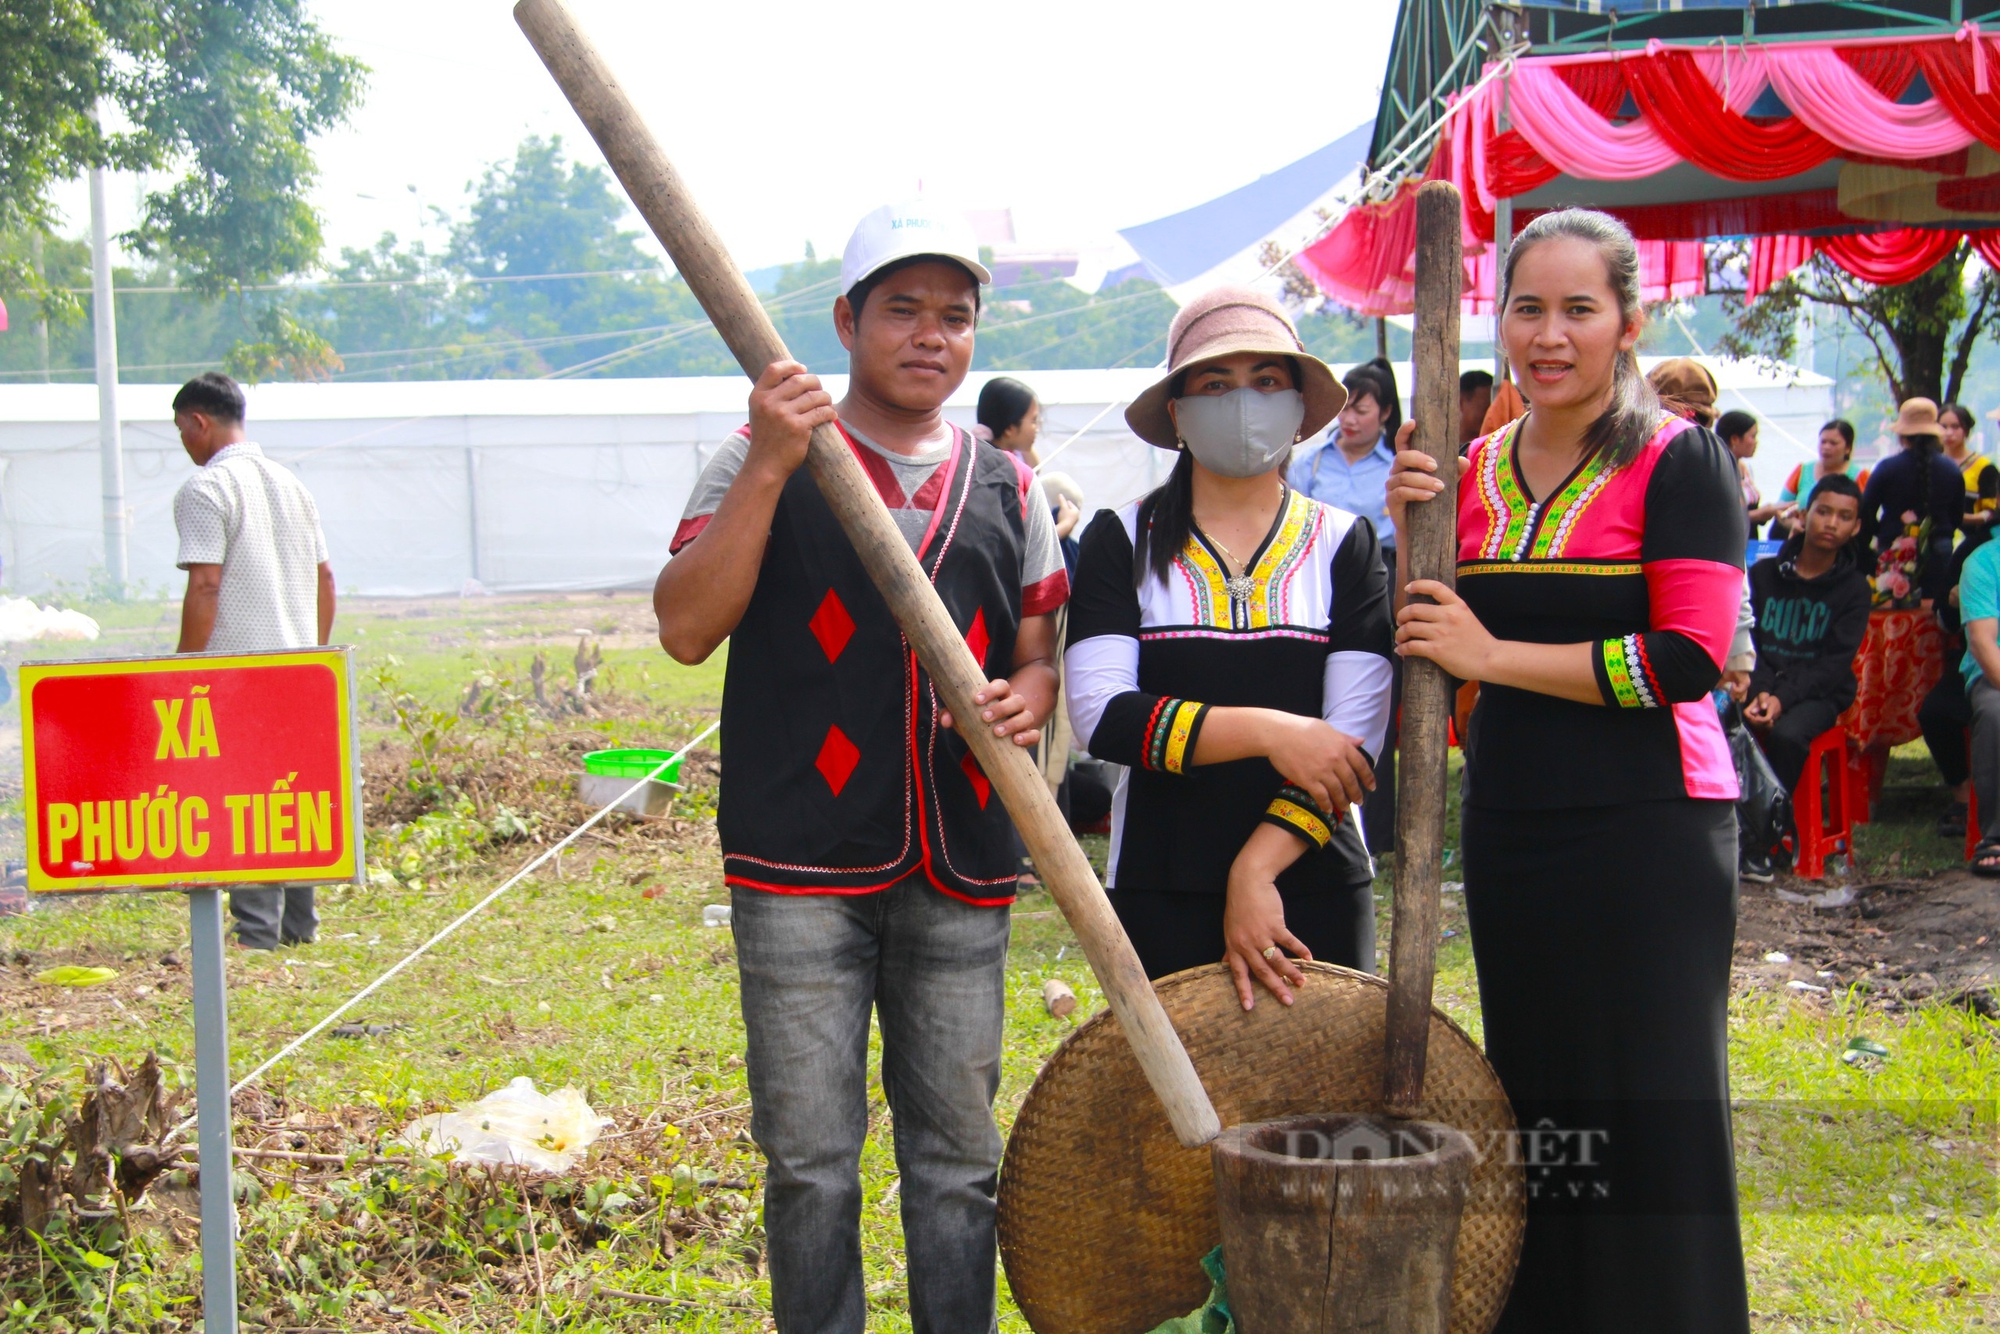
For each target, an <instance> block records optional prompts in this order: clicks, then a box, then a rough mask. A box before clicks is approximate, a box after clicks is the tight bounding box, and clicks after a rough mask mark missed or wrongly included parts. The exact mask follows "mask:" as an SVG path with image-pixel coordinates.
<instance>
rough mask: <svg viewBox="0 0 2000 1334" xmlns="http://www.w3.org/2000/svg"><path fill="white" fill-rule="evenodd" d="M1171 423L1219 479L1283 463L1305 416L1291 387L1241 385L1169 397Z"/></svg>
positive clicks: (1300, 399) (1197, 459) (1197, 458)
mask: <svg viewBox="0 0 2000 1334" xmlns="http://www.w3.org/2000/svg"><path fill="white" fill-rule="evenodd" d="M1174 404H1175V406H1174V425H1175V427H1176V429H1178V430H1179V432H1180V437H1181V439H1182V440H1184V441H1186V442H1187V447H1188V452H1189V453H1190V454H1193V455H1194V459H1195V462H1196V463H1199V464H1200V465H1201V466H1202V467H1204V468H1206V469H1208V470H1209V471H1210V472H1212V473H1215V474H1216V475H1217V476H1220V477H1256V476H1259V475H1261V474H1263V473H1267V472H1269V471H1271V469H1273V468H1275V467H1277V466H1278V465H1279V464H1280V463H1282V462H1284V459H1285V452H1286V451H1287V450H1289V449H1290V448H1291V447H1292V445H1293V443H1294V442H1295V441H1296V440H1297V439H1298V438H1299V427H1300V426H1301V425H1303V424H1304V422H1305V419H1306V399H1305V395H1304V394H1301V393H1300V392H1299V391H1298V390H1296V389H1279V390H1275V391H1273V392H1271V393H1268V394H1267V393H1265V392H1264V391H1263V390H1261V389H1253V388H1250V387H1247V386H1246V387H1245V388H1242V389H1232V390H1230V391H1229V392H1228V393H1226V394H1194V395H1190V396H1189V397H1186V398H1179V399H1175V400H1174Z"/></svg>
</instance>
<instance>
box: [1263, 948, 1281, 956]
mask: <svg viewBox="0 0 2000 1334" xmlns="http://www.w3.org/2000/svg"><path fill="white" fill-rule="evenodd" d="M1278 954H1279V949H1278V947H1277V946H1276V945H1266V946H1265V947H1264V957H1265V958H1267V959H1275V958H1277V957H1278Z"/></svg>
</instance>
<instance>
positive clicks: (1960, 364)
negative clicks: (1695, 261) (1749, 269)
mask: <svg viewBox="0 0 2000 1334" xmlns="http://www.w3.org/2000/svg"><path fill="white" fill-rule="evenodd" d="M1747 255H1748V251H1747V247H1744V246H1742V245H1740V244H1739V245H1737V246H1734V247H1728V248H1722V247H1719V248H1718V250H1717V254H1716V255H1715V256H1713V257H1712V258H1711V260H1710V263H1711V266H1713V267H1716V268H1717V269H1719V270H1722V271H1728V270H1730V269H1740V268H1742V267H1743V266H1744V265H1745V264H1747ZM1971 258H1972V247H1971V245H1970V244H1969V243H1967V242H1963V241H1962V242H1960V243H1959V245H1958V246H1957V248H1955V249H1954V250H1953V251H1952V252H1951V254H1949V255H1947V256H1946V257H1945V258H1944V259H1942V260H1940V261H1938V263H1937V264H1936V265H1935V266H1933V267H1932V268H1931V270H1930V271H1929V272H1928V273H1925V274H1924V275H1922V276H1921V277H1919V278H1916V279H1914V280H1912V281H1910V282H1907V283H1899V284H1896V285H1894V286H1877V285H1876V284H1874V283H1868V282H1863V281H1862V280H1861V279H1859V278H1856V277H1854V276H1853V275H1852V274H1850V273H1848V272H1847V271H1846V270H1845V269H1842V268H1841V267H1840V266H1839V265H1837V264H1835V263H1834V262H1833V261H1832V260H1830V259H1828V258H1826V257H1825V256H1824V255H1815V256H1813V258H1812V259H1811V260H1809V261H1808V262H1807V263H1806V264H1805V265H1804V266H1802V267H1801V268H1799V269H1798V270H1796V271H1795V272H1793V273H1792V274H1791V275H1790V276H1788V277H1787V278H1786V279H1785V280H1784V281H1783V282H1780V283H1778V284H1777V285H1776V286H1774V287H1773V288H1772V289H1771V290H1770V291H1768V292H1766V293H1765V294H1764V295H1763V296H1761V297H1759V298H1758V299H1757V300H1755V301H1751V302H1746V301H1744V300H1743V299H1742V298H1741V297H1739V296H1730V297H1726V298H1724V310H1725V312H1726V313H1727V315H1728V316H1729V318H1730V323H1731V327H1730V330H1729V332H1728V333H1726V334H1724V335H1723V336H1722V337H1721V338H1719V339H1718V340H1717V341H1716V350H1717V351H1719V352H1722V353H1724V354H1725V355H1728V356H1735V357H1769V358H1772V359H1775V360H1789V359H1791V357H1792V356H1793V353H1794V351H1795V347H1796V337H1797V334H1796V331H1797V327H1798V319H1799V311H1800V306H1801V303H1802V302H1805V301H1813V302H1817V303H1819V304H1821V305H1825V306H1831V307H1833V308H1835V309H1836V310H1838V311H1840V313H1841V314H1842V315H1844V316H1845V317H1846V319H1847V321H1848V323H1849V324H1851V325H1852V326H1853V327H1854V329H1855V330H1856V331H1857V332H1858V333H1860V335H1861V336H1862V338H1863V339H1865V340H1866V342H1867V345H1868V347H1869V348H1870V349H1871V351H1872V354H1873V359H1874V362H1875V367H1876V369H1877V370H1878V371H1879V372H1880V373H1881V376H1882V379H1883V381H1884V382H1885V383H1886V384H1887V386H1888V388H1889V392H1890V394H1891V396H1892V399H1893V401H1894V402H1901V401H1902V400H1903V399H1906V398H1910V397H1912V396H1917V395H1921V396H1923V397H1925V398H1929V399H1933V400H1935V401H1938V402H1947V401H1950V400H1953V399H1956V398H1957V397H1958V396H1959V393H1960V392H1961V389H1962V388H1963V385H1964V383H1965V377H1966V371H1967V369H1968V368H1969V367H1970V365H1971V363H1972V357H1973V352H1974V349H1975V347H1976V346H1977V345H1978V343H1979V342H1980V340H1981V339H1982V338H1984V337H1985V336H1986V335H1987V334H1988V333H1989V332H1991V331H1992V330H1993V329H1994V328H1995V327H1996V326H2000V275H1996V274H1995V273H1994V271H1993V270H1992V269H1990V268H1987V267H1985V266H1984V265H1982V266H1980V268H1979V270H1978V274H1977V276H1976V277H1974V278H1973V279H1972V280H1971V281H1970V282H1968V281H1967V280H1966V265H1967V263H1968V262H1969V261H1970V260H1971Z"/></svg>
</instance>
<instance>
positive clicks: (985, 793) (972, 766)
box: [958, 755, 993, 811]
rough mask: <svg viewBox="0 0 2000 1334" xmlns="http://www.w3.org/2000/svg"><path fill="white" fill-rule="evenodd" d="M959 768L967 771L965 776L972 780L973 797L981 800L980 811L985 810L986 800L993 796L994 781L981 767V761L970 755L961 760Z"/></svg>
mask: <svg viewBox="0 0 2000 1334" xmlns="http://www.w3.org/2000/svg"><path fill="white" fill-rule="evenodd" d="M958 767H959V768H961V769H963V770H965V776H966V777H967V778H969V779H971V780H972V795H973V796H975V797H977V798H979V809H980V810H982V811H983V810H985V809H986V799H987V798H988V797H991V796H992V795H993V781H992V780H991V779H989V778H988V777H987V776H986V771H985V770H984V769H982V768H980V767H979V761H978V760H975V759H973V758H972V756H970V755H967V756H966V757H965V758H964V759H962V760H960V761H959V762H958Z"/></svg>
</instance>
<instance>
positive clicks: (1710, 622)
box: [1645, 559, 1743, 671]
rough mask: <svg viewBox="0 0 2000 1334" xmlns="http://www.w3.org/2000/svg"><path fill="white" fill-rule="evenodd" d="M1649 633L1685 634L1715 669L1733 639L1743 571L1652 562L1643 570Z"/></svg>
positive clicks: (1713, 564) (1702, 564)
mask: <svg viewBox="0 0 2000 1334" xmlns="http://www.w3.org/2000/svg"><path fill="white" fill-rule="evenodd" d="M1645 574H1646V596H1647V600H1648V602H1649V603H1650V605H1651V609H1652V615H1651V617H1650V618H1649V619H1650V621H1651V626H1650V628H1651V629H1654V630H1675V631H1678V632H1679V633H1681V634H1684V635H1686V636H1687V637H1688V638H1689V639H1692V640H1693V641H1694V642H1695V643H1697V644H1699V645H1701V647H1702V648H1703V649H1704V650H1705V651H1706V652H1707V653H1708V656H1709V657H1711V658H1713V659H1714V660H1715V666H1716V669H1717V670H1718V671H1719V670H1721V667H1722V664H1723V662H1724V661H1725V660H1726V659H1727V658H1728V657H1729V642H1730V640H1732V639H1733V638H1735V636H1736V612H1737V608H1738V607H1740V606H1741V605H1742V601H1743V571H1741V570H1739V569H1737V568H1736V567H1735V566H1733V565H1724V564H1722V563H1721V562H1719V561H1708V560H1693V559H1684V560H1655V561H1648V562H1646V565H1645Z"/></svg>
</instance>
